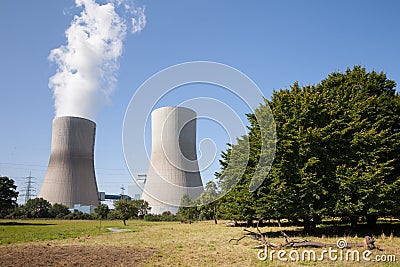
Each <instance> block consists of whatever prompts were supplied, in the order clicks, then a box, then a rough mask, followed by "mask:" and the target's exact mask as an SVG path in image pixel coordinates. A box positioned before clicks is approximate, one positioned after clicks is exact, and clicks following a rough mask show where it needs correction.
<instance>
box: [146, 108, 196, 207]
mask: <svg viewBox="0 0 400 267" xmlns="http://www.w3.org/2000/svg"><path fill="white" fill-rule="evenodd" d="M151 120H152V121H151V127H152V146H151V157H150V166H149V171H148V173H147V180H146V184H145V186H144V192H143V196H142V199H144V200H146V201H147V202H148V203H149V205H150V207H151V213H154V214H161V213H162V212H164V211H171V212H172V213H176V212H177V210H178V208H179V205H180V203H181V199H182V197H183V196H184V195H189V197H190V198H191V199H195V198H197V197H198V196H199V195H200V194H201V192H203V184H202V182H201V177H200V172H199V166H198V163H197V154H196V112H194V111H193V110H191V109H188V108H184V107H163V108H159V109H156V110H154V111H153V112H152V114H151Z"/></svg>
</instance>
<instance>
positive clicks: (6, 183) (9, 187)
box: [0, 176, 18, 218]
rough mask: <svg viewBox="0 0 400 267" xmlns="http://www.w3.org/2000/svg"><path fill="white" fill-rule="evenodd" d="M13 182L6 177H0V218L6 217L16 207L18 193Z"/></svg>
mask: <svg viewBox="0 0 400 267" xmlns="http://www.w3.org/2000/svg"><path fill="white" fill-rule="evenodd" d="M16 189H17V186H16V185H15V184H14V180H12V179H10V178H8V177H6V176H1V177H0V218H3V217H5V216H6V215H8V214H9V213H10V212H11V211H12V210H13V209H14V208H15V207H17V197H18V192H17V191H16Z"/></svg>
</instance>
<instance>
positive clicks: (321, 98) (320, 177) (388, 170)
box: [217, 66, 400, 227]
mask: <svg viewBox="0 0 400 267" xmlns="http://www.w3.org/2000/svg"><path fill="white" fill-rule="evenodd" d="M395 86H396V84H395V82H394V81H392V80H389V79H387V77H386V74H385V73H382V72H381V73H377V72H375V71H372V72H367V71H366V70H365V68H362V67H360V66H355V67H354V68H353V69H347V71H346V72H345V73H338V72H335V73H332V74H330V75H329V76H328V77H327V78H326V79H324V80H323V81H321V82H320V83H318V84H317V85H308V86H300V85H299V84H298V83H294V84H293V85H292V86H291V87H290V88H289V89H285V90H279V91H275V92H274V93H273V95H272V98H271V100H265V103H264V104H262V105H261V106H260V107H259V108H258V109H257V110H256V112H255V114H248V119H249V123H250V126H249V133H248V134H247V135H245V136H243V137H241V138H240V139H239V140H238V143H237V144H230V145H229V147H228V148H227V150H226V151H225V152H223V153H222V160H221V171H220V172H219V173H217V177H218V178H219V182H220V183H219V184H220V185H221V188H222V191H224V187H225V184H227V183H229V180H230V179H231V178H232V177H234V176H235V175H240V176H241V177H240V181H239V183H238V184H237V186H236V187H234V188H233V189H232V190H230V191H229V193H227V194H226V195H225V196H224V197H223V198H222V199H221V208H220V212H221V213H222V214H223V215H224V216H225V217H228V218H230V219H233V220H252V219H255V218H261V217H264V218H266V219H268V218H272V219H281V218H288V219H293V220H298V219H301V220H303V221H304V222H305V226H306V227H309V226H312V224H313V223H315V222H317V221H318V220H320V218H322V217H324V216H338V217H342V218H348V219H350V220H352V221H353V222H354V223H355V222H356V221H357V220H358V218H361V217H362V218H366V219H367V220H368V222H370V223H374V221H376V218H377V217H378V216H394V215H399V205H398V203H399V201H400V194H399V193H400V158H399V156H398V155H399V154H400V130H399V129H400V97H399V94H398V93H396V91H395ZM269 110H271V111H272V114H273V117H274V126H275V127H276V146H275V147H273V146H272V145H268V144H271V140H272V139H271V135H272V131H271V127H269V125H265V124H264V123H265V122H267V123H268V124H270V125H272V122H271V121H262V120H260V119H259V118H263V116H264V117H265V114H268V112H269ZM263 131H266V133H264V134H262V133H263ZM268 132H269V133H270V134H268ZM266 139H267V140H266ZM243 143H247V144H248V145H249V150H250V157H249V160H248V161H247V163H246V169H245V172H244V173H243V174H238V173H236V170H237V169H238V168H237V166H236V165H237V164H236V163H235V162H236V161H237V160H236V159H234V158H233V156H232V150H233V149H235V150H236V151H240V150H241V147H243V146H244V145H243ZM263 144H267V145H266V148H267V149H266V150H265V151H266V152H263V150H262V149H261V146H262V145H263ZM273 149H275V158H274V162H273V164H272V166H269V164H265V163H263V164H262V166H261V168H260V167H259V166H258V167H257V165H259V164H258V163H259V161H260V160H262V158H263V153H269V152H268V151H272V150H273ZM239 157H240V155H239V156H238V155H236V156H235V158H239ZM240 164H243V163H240ZM229 165H230V166H229ZM263 166H264V168H263ZM254 176H255V177H258V179H259V180H263V183H262V185H261V186H260V187H258V188H257V189H256V190H254V191H251V190H250V191H249V186H251V180H252V179H253V178H254Z"/></svg>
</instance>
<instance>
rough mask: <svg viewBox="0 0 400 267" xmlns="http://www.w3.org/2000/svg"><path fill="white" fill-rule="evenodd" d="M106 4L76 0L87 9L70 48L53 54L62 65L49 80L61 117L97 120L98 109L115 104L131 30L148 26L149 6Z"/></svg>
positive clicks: (70, 36) (117, 0)
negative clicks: (121, 11)
mask: <svg viewBox="0 0 400 267" xmlns="http://www.w3.org/2000/svg"><path fill="white" fill-rule="evenodd" d="M106 2H107V3H105V4H102V5H101V4H98V3H97V2H96V1H95V0H75V4H76V6H77V7H78V8H82V11H81V13H80V14H79V15H76V16H75V17H74V19H73V21H72V22H71V26H70V27H69V28H68V29H67V30H66V32H65V35H66V38H67V44H66V45H63V46H60V47H59V48H56V49H53V50H52V51H51V53H50V55H49V60H50V61H52V62H55V63H56V64H57V71H56V74H55V75H54V76H52V77H51V78H50V79H49V87H50V88H51V89H53V91H54V101H55V110H56V116H57V117H59V116H77V117H83V118H88V119H91V120H93V119H94V116H95V113H96V110H97V109H98V108H99V106H101V105H102V104H104V103H105V102H107V101H109V96H110V94H111V93H112V91H113V90H114V88H115V85H116V81H117V80H116V74H117V71H118V68H119V64H118V59H119V57H120V56H121V54H122V47H123V41H124V39H125V36H126V33H127V31H128V30H129V29H128V28H131V29H130V31H131V32H132V33H135V32H138V31H141V30H142V29H143V27H144V26H145V24H146V17H145V15H144V9H143V8H133V6H132V5H131V4H130V3H129V2H128V1H127V0H108V1H106ZM118 7H122V9H124V14H125V16H120V15H119V14H118V13H117V8H118ZM126 16H128V17H129V18H128V19H127V18H126ZM127 21H128V22H130V23H132V24H131V25H128V23H127Z"/></svg>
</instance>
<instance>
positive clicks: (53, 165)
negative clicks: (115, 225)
mask: <svg viewBox="0 0 400 267" xmlns="http://www.w3.org/2000/svg"><path fill="white" fill-rule="evenodd" d="M95 133H96V124H95V123H94V122H92V121H90V120H87V119H83V118H78V117H56V118H55V119H54V120H53V129H52V141H51V153H50V161H49V166H48V168H47V172H46V176H45V178H44V181H43V185H42V188H41V190H40V193H39V197H42V198H44V199H46V200H48V201H49V202H50V203H61V204H64V205H66V206H68V207H69V208H73V207H74V205H75V204H80V205H93V206H98V205H99V200H98V195H97V184H96V177H95V172H94V162H93V150H94V139H95Z"/></svg>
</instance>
